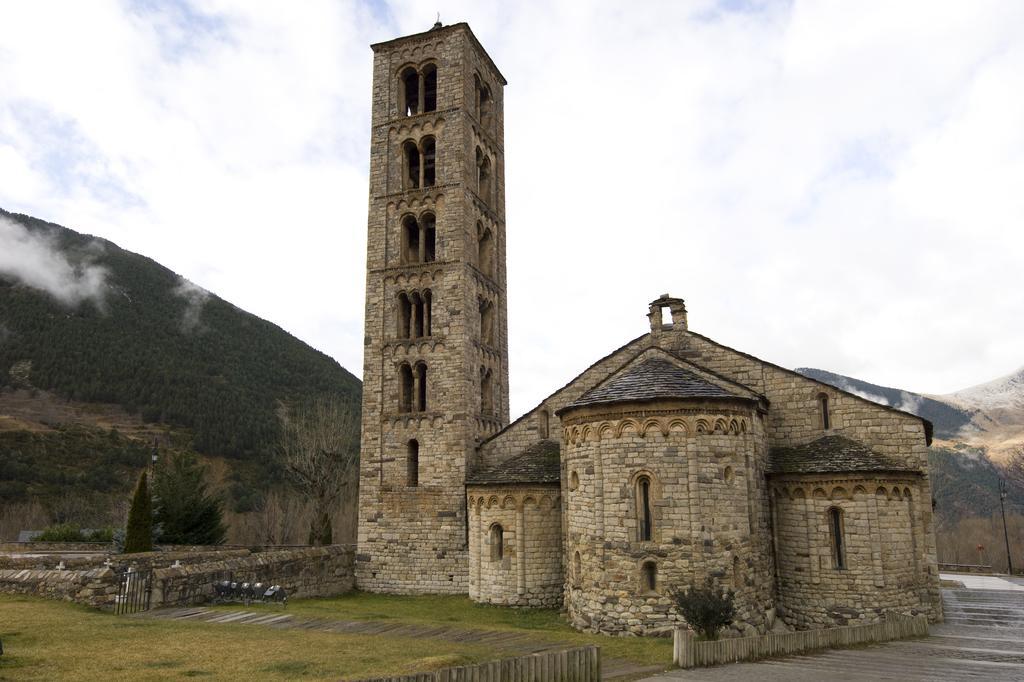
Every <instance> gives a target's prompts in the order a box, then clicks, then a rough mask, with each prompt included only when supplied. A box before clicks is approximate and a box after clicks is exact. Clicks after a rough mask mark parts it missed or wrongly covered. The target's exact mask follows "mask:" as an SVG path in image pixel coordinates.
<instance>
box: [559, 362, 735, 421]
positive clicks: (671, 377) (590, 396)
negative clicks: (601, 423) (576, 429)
mask: <svg viewBox="0 0 1024 682" xmlns="http://www.w3.org/2000/svg"><path fill="white" fill-rule="evenodd" d="M741 397H742V396H737V395H734V394H732V393H729V392H728V391H726V390H725V389H723V388H721V387H719V386H716V385H715V384H712V383H711V382H709V381H706V380H704V379H702V378H701V377H699V376H697V375H696V374H694V373H693V372H690V371H688V370H685V369H683V368H682V367H679V366H678V365H675V364H673V363H671V362H669V361H667V360H662V359H660V358H650V359H648V360H644V361H643V362H640V363H637V364H636V365H633V366H632V367H630V368H629V369H626V370H625V371H623V372H620V373H619V374H616V375H614V376H612V378H611V379H609V380H608V381H605V382H604V383H603V384H600V385H598V386H595V387H594V388H592V389H590V390H589V391H587V392H586V393H584V394H583V395H582V396H580V397H579V398H578V399H577V400H576V401H575V402H573V403H572V404H570V405H568V406H567V407H564V408H562V410H559V412H562V411H564V410H567V409H570V408H573V407H582V406H585V405H600V404H603V403H621V402H631V401H634V400H657V399H659V398H741Z"/></svg>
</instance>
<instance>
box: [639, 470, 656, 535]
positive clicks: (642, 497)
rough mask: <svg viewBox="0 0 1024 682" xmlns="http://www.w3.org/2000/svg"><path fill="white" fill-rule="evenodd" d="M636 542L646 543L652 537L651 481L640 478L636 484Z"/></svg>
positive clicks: (646, 478)
mask: <svg viewBox="0 0 1024 682" xmlns="http://www.w3.org/2000/svg"><path fill="white" fill-rule="evenodd" d="M636 510H637V522H638V523H637V540H639V541H640V542H647V541H649V540H650V539H651V537H652V530H653V528H652V526H653V523H652V518H651V479H649V478H648V477H646V476H641V477H640V478H639V479H637V482H636Z"/></svg>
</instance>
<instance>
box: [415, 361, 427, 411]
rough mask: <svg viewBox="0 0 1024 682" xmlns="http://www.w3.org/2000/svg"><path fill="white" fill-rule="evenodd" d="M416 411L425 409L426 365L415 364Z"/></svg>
mask: <svg viewBox="0 0 1024 682" xmlns="http://www.w3.org/2000/svg"><path fill="white" fill-rule="evenodd" d="M415 378H416V411H417V412H426V411H427V366H426V365H425V364H423V363H422V362H421V363H420V364H418V365H416V377H415Z"/></svg>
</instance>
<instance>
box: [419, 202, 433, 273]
mask: <svg viewBox="0 0 1024 682" xmlns="http://www.w3.org/2000/svg"><path fill="white" fill-rule="evenodd" d="M436 259H437V219H436V218H434V214H433V213H425V214H424V215H423V257H422V258H421V259H420V262H421V263H433V262H434V261H435V260H436Z"/></svg>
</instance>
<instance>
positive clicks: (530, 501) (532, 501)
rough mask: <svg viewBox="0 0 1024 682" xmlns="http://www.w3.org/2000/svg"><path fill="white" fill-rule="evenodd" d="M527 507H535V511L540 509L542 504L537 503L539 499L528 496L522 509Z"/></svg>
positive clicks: (524, 499)
mask: <svg viewBox="0 0 1024 682" xmlns="http://www.w3.org/2000/svg"><path fill="white" fill-rule="evenodd" d="M527 505H533V508H534V509H540V503H539V502H538V501H537V498H536V497H534V496H533V495H527V496H526V497H524V498H523V502H522V508H523V509H526V506H527Z"/></svg>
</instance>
